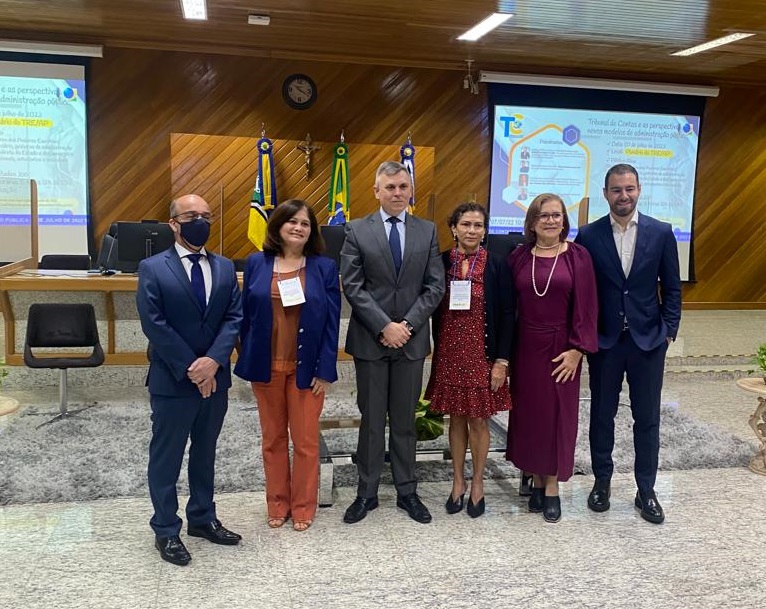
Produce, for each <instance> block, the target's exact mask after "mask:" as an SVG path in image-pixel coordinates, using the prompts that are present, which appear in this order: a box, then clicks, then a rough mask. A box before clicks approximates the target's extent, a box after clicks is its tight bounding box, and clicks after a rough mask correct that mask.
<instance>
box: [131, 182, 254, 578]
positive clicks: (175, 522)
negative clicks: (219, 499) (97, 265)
mask: <svg viewBox="0 0 766 609" xmlns="http://www.w3.org/2000/svg"><path fill="white" fill-rule="evenodd" d="M211 221H212V217H211V214H210V207H209V206H208V204H207V203H206V202H205V200H204V199H203V198H202V197H199V196H197V195H184V196H182V197H179V198H178V199H176V200H175V201H173V202H172V203H171V205H170V222H169V224H170V227H171V228H172V229H173V232H174V233H175V244H174V245H173V247H171V248H170V249H168V250H167V251H165V252H162V253H160V254H157V255H156V256H152V257H151V258H147V259H146V260H143V261H142V262H141V264H140V265H139V267H138V291H137V293H136V302H137V305H138V314H139V317H140V319H141V327H142V328H143V331H144V334H146V337H147V338H148V339H149V375H148V377H147V380H146V384H147V386H148V387H149V395H150V402H151V408H152V439H151V443H150V445H149V470H148V475H149V493H150V495H151V499H152V505H153V506H154V515H153V516H152V518H151V520H150V525H151V527H152V530H153V531H154V534H155V546H156V547H157V550H158V551H159V553H160V556H161V557H162V558H163V559H164V560H166V561H168V562H171V563H173V564H177V565H186V564H188V563H189V561H190V560H191V556H190V554H189V552H188V551H187V550H186V547H185V546H184V544H183V542H182V541H181V539H180V537H179V533H180V531H181V524H182V523H181V519H180V518H179V517H178V515H177V511H178V495H177V492H176V483H177V482H178V475H179V473H180V471H181V462H182V460H183V456H184V450H185V448H186V442H187V440H188V439H189V438H190V437H191V446H190V448H189V492H190V497H189V502H188V503H187V505H186V519H187V524H188V526H187V532H188V534H189V535H191V536H194V537H203V538H205V539H208V540H209V541H212V542H213V543H217V544H223V545H235V544H237V543H239V541H240V540H241V539H242V538H241V537H240V536H239V535H237V534H236V533H232V532H231V531H229V530H227V529H226V528H224V527H223V525H221V522H220V521H219V520H218V518H217V517H216V512H215V503H214V502H213V488H214V474H215V447H216V442H217V440H218V434H219V433H220V431H221V426H222V425H223V419H224V416H225V415H226V409H227V407H228V390H229V387H230V386H231V372H230V366H229V360H230V357H231V352H232V351H233V349H234V345H235V344H236V342H237V337H238V336H239V326H240V323H241V322H242V302H241V296H240V292H239V285H238V284H237V277H236V273H235V271H234V264H233V263H232V262H231V260H229V259H227V258H223V257H222V256H216V255H214V254H212V253H211V252H208V251H206V250H205V247H204V245H205V242H206V241H207V238H208V236H209V234H210V222H211Z"/></svg>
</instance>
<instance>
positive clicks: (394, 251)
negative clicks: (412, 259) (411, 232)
mask: <svg viewBox="0 0 766 609" xmlns="http://www.w3.org/2000/svg"><path fill="white" fill-rule="evenodd" d="M386 222H390V223H391V232H389V233H388V247H390V248H391V256H393V258H394V268H395V269H396V274H397V275H399V269H401V268H402V241H401V239H400V238H399V230H398V229H397V228H396V224H397V223H398V222H401V220H399V218H396V217H394V216H391V217H390V218H389V219H388V220H386Z"/></svg>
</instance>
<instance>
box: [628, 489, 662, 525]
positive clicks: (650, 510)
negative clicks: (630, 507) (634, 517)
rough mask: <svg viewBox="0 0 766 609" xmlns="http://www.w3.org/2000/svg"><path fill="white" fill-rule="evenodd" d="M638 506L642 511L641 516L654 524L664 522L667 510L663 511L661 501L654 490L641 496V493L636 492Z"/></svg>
mask: <svg viewBox="0 0 766 609" xmlns="http://www.w3.org/2000/svg"><path fill="white" fill-rule="evenodd" d="M635 505H636V508H638V509H639V510H640V511H641V518H643V519H644V520H646V521H648V522H652V523H654V524H662V523H663V521H664V520H665V512H663V511H662V506H661V505H660V502H659V501H657V495H655V494H654V491H649V492H648V493H645V494H644V496H643V497H641V493H636V501H635Z"/></svg>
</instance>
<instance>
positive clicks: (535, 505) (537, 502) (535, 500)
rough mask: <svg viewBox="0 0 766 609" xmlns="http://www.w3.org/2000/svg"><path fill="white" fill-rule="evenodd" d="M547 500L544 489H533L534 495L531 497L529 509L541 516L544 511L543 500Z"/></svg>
mask: <svg viewBox="0 0 766 609" xmlns="http://www.w3.org/2000/svg"><path fill="white" fill-rule="evenodd" d="M544 498H545V489H544V488H537V487H533V488H532V493H531V494H530V496H529V503H528V508H529V511H530V512H532V513H533V514H539V513H540V512H542V511H543V499H544Z"/></svg>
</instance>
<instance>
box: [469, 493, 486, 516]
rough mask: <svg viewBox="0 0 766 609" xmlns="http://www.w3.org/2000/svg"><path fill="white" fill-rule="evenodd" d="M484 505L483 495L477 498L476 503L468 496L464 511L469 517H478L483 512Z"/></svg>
mask: <svg viewBox="0 0 766 609" xmlns="http://www.w3.org/2000/svg"><path fill="white" fill-rule="evenodd" d="M485 507H486V503H485V502H484V497H482V498H481V499H479V502H478V503H474V502H473V499H471V498H470V497H469V498H468V507H467V508H465V511H466V512H468V515H469V516H470V517H471V518H478V517H479V516H481V515H482V514H483V513H484V508H485Z"/></svg>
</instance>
